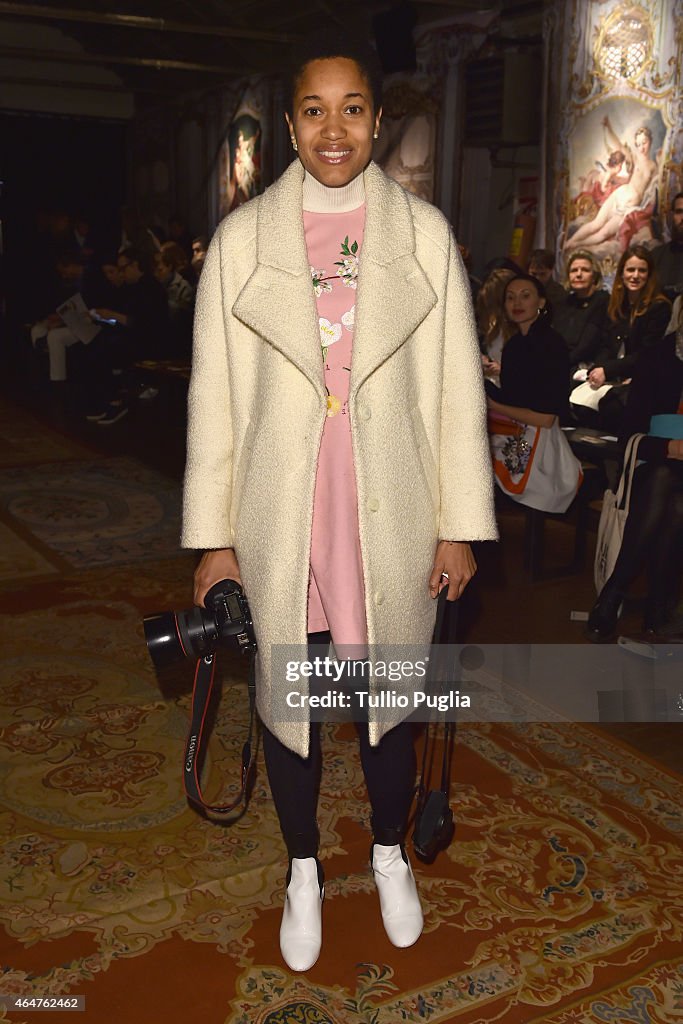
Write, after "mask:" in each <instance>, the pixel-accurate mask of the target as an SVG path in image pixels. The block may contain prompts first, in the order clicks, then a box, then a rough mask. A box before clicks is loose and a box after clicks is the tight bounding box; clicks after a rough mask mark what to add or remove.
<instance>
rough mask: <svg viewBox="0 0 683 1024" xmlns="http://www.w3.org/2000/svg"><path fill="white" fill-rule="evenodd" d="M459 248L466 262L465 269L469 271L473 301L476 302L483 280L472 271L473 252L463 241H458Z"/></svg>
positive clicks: (468, 276) (463, 260)
mask: <svg viewBox="0 0 683 1024" xmlns="http://www.w3.org/2000/svg"><path fill="white" fill-rule="evenodd" d="M458 249H459V250H460V255H461V256H462V262H463V263H464V265H465V270H466V271H467V279H468V281H469V283H470V293H471V295H472V302H476V299H477V295H478V293H479V289H480V288H481V281H480V280H479V278H478V277H475V276H474V274H473V273H472V253H471V252H470V250H469V249H468V248H467V246H466V245H465V244H464V243H463V242H458Z"/></svg>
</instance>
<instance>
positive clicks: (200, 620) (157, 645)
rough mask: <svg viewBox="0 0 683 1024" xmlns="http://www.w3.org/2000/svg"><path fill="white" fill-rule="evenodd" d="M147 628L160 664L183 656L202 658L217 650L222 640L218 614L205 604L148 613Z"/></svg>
mask: <svg viewBox="0 0 683 1024" xmlns="http://www.w3.org/2000/svg"><path fill="white" fill-rule="evenodd" d="M144 628H145V640H146V641H147V650H148V651H149V655H150V658H151V659H152V661H153V662H154V664H155V666H156V667H157V668H165V667H166V666H167V665H172V664H173V662H174V661H179V660H180V659H181V658H201V657H203V656H204V655H205V654H207V653H208V652H209V651H214V650H215V649H216V643H217V641H218V627H217V625H216V619H215V616H214V615H212V614H211V613H210V612H208V611H206V610H205V609H204V608H191V609H190V610H189V611H184V612H159V613H158V614H157V615H148V616H147V618H146V619H145V620H144Z"/></svg>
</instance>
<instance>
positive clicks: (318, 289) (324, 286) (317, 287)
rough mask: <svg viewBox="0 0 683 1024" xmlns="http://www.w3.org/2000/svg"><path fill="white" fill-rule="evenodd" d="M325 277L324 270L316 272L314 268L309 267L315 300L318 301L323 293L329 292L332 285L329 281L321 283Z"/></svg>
mask: <svg viewBox="0 0 683 1024" xmlns="http://www.w3.org/2000/svg"><path fill="white" fill-rule="evenodd" d="M324 276H325V271H324V270H316V269H315V267H311V278H312V279H313V291H314V292H315V297H316V299H319V298H320V296H321V295H322V293H323V292H331V291H332V285H331V284H330V282H329V281H323V277H324Z"/></svg>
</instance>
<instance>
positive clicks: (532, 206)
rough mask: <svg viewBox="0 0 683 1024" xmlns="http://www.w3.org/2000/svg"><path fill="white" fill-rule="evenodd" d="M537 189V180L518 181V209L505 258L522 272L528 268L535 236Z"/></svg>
mask: <svg viewBox="0 0 683 1024" xmlns="http://www.w3.org/2000/svg"><path fill="white" fill-rule="evenodd" d="M537 189H538V178H520V179H519V193H520V194H519V198H518V204H519V209H518V211H517V213H516V214H515V219H514V221H513V224H512V236H511V238H510V248H509V249H508V252H507V257H508V259H510V260H513V261H514V262H515V263H516V264H517V266H518V267H520V268H521V269H522V270H526V268H527V266H528V263H529V253H530V252H531V250H532V248H533V244H534V235H535V234H536V208H537V203H538V197H537Z"/></svg>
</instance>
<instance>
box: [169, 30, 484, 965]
mask: <svg viewBox="0 0 683 1024" xmlns="http://www.w3.org/2000/svg"><path fill="white" fill-rule="evenodd" d="M380 104H381V86H380V77H379V74H378V72H377V64H376V58H375V56H374V53H373V51H371V50H369V48H366V47H364V46H360V45H356V44H355V43H352V42H346V41H344V40H342V39H341V38H340V36H339V34H338V33H335V35H334V37H331V38H330V39H329V40H326V39H320V38H318V39H316V40H314V42H313V43H312V44H311V45H309V46H308V47H307V49H306V50H305V52H303V53H302V55H301V56H300V58H299V60H298V61H297V64H296V68H295V72H294V75H293V82H292V97H291V106H290V112H289V114H288V115H287V124H288V126H289V130H290V137H291V141H292V146H293V148H294V150H295V152H296V153H297V154H298V157H299V159H298V160H295V161H294V162H293V163H292V164H291V166H290V167H289V168H288V169H287V171H285V173H284V174H283V175H282V177H281V178H280V179H279V180H278V181H277V182H276V183H275V184H274V185H273V186H271V188H269V189H268V190H267V191H266V192H265V193H264V194H263V195H262V196H260V197H258V198H257V199H256V200H254V201H253V202H250V203H247V204H245V205H244V206H242V207H240V208H239V210H237V211H235V213H233V214H232V215H231V216H230V217H228V218H227V219H226V220H225V221H223V222H222V224H221V225H220V226H219V228H218V231H217V233H216V236H215V237H214V239H213V241H212V244H211V246H210V249H209V252H208V254H207V258H206V263H205V266H204V270H203V272H202V277H201V281H200V287H199V294H198V299H197V313H196V319H195V347H194V363H193V375H192V382H191V387H190V398H189V431H188V464H187V472H186V480H185V515H184V530H183V544H184V545H185V546H187V547H192V548H201V549H204V550H205V554H204V555H203V557H202V559H201V561H200V563H199V566H198V568H197V571H196V574H195V600H196V602H197V603H201V602H202V601H203V598H204V595H205V593H206V591H207V589H208V588H209V587H210V586H211V585H212V584H213V583H215V582H216V581H218V580H220V579H222V578H226V577H227V578H231V579H235V580H238V581H241V582H242V584H243V586H244V588H245V592H246V594H247V596H248V599H249V602H250V606H251V609H252V613H253V618H254V625H255V629H256V634H257V639H258V644H259V655H258V660H257V706H258V710H259V714H260V716H261V719H262V722H263V725H264V732H263V738H264V754H265V758H266V766H267V770H268V776H269V780H270V783H271V789H272V792H273V798H274V802H275V806H276V809H277V812H278V816H279V819H280V824H281V827H282V831H283V835H284V839H285V842H286V845H287V849H288V853H289V858H290V868H289V872H288V875H287V892H286V898H285V908H284V914H283V920H282V927H281V931H280V947H281V950H282V954H283V957H284V959H285V961H286V962H287V963H288V965H289V966H290V967H291V968H292V969H293V970H306V969H308V968H309V967H310V966H312V964H313V963H315V961H316V959H317V957H318V954H319V951H320V944H321V902H322V894H323V889H322V870H321V867H320V864H319V862H318V861H317V851H318V841H319V835H318V828H317V823H316V807H317V797H318V789H319V783H320V771H321V754H320V735H319V726H317V725H315V724H310V723H309V722H307V721H306V722H301V721H298V722H294V721H292V720H291V713H290V716H288V715H287V714H286V708H285V696H286V693H287V691H288V690H290V689H291V684H289V685H288V684H286V682H285V680H284V678H282V677H281V676H280V674H278V673H277V672H274V671H273V668H272V664H271V652H272V646H273V645H275V644H288V645H291V644H297V645H300V647H301V649H302V657H305V654H306V648H305V646H304V645H305V644H306V643H307V642H309V643H310V644H316V643H318V644H319V643H320V642H324V641H325V640H326V639H329V636H330V634H331V638H332V640H333V642H334V644H335V646H338V645H340V644H350V645H352V646H356V647H361V648H364V647H365V645H366V644H370V645H373V644H378V643H381V644H383V645H387V644H392V643H415V644H424V643H428V642H429V638H430V636H431V632H432V629H433V625H434V618H435V602H434V598H435V597H436V596H437V594H438V592H439V589H440V588H441V587H442V586H443V585H445V584H444V582H443V581H442V575H443V574H448V598H449V599H450V600H455V599H457V598H458V597H459V596H460V595H461V594H462V592H463V590H464V588H465V586H466V585H467V583H468V581H469V579H470V578H471V576H472V575H473V573H474V572H475V570H476V565H475V562H474V559H473V556H472V553H471V550H470V547H469V543H468V542H469V541H471V540H478V539H494V538H495V537H496V535H497V534H496V525H495V519H494V513H493V502H492V480H491V470H490V460H489V454H488V447H487V443H486V409H485V403H484V397H483V389H482V375H481V363H480V357H479V351H478V346H477V338H476V332H475V329H474V320H473V315H472V307H471V300H470V294H469V287H468V282H467V277H466V275H465V273H464V270H463V267H462V262H461V260H460V256H459V254H458V251H457V246H456V243H455V241H454V239H453V237H452V235H451V233H450V230H449V227H448V224H447V222H446V221H445V219H444V218H443V216H442V215H441V214H440V213H439V212H438V210H436V209H435V208H434V207H432V206H430V205H428V204H427V203H424V202H422V201H420V200H418V199H416V198H415V197H414V196H412V195H410V194H408V193H406V192H405V191H404V190H403V189H402V188H401V187H400V186H399V185H397V184H396V183H395V182H394V181H392V180H390V179H388V178H387V177H386V176H385V175H384V174H383V173H382V171H381V170H380V169H379V168H378V167H377V166H376V165H375V164H373V163H371V154H372V144H373V137H377V134H378V132H379V128H380V118H381V105H380ZM373 686H376V682H373V681H372V680H371V681H370V687H371V689H372V688H373ZM288 719H289V720H288ZM358 728H359V735H360V746H361V760H362V764H363V769H364V773H365V778H366V782H367V785H368V791H369V796H370V802H371V805H372V827H373V839H374V844H373V849H372V867H373V872H374V876H375V880H376V883H377V886H378V891H379V897H380V906H381V912H382V917H383V921H384V925H385V929H386V931H387V934H388V936H389V938H390V939H391V941H392V942H394V944H396V945H398V946H408V945H411V944H412V943H413V942H415V941H416V940H417V938H418V937H419V935H420V932H421V930H422V912H421V909H420V903H419V899H418V896H417V891H416V888H415V882H414V879H413V875H412V871H411V869H410V865H409V863H408V860H407V857H406V854H405V850H404V847H403V840H404V835H405V828H406V821H407V817H408V813H409V808H410V804H411V801H412V793H413V787H414V778H415V764H414V752H413V746H412V733H411V730H410V726H409V725H408V723H406V722H401V723H400V724H396V725H394V726H393V727H392V726H391V724H390V723H388V722H387V721H386V720H382V719H381V718H379V717H378V715H377V712H376V711H374V710H370V711H369V713H368V721H367V724H363V723H360V724H359V727H358Z"/></svg>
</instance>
